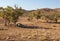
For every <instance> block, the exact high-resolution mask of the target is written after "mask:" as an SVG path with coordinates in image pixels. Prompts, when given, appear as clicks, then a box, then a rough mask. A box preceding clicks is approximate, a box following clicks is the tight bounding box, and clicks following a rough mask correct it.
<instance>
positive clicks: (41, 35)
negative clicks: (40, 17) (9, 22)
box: [0, 22, 60, 41]
mask: <svg viewBox="0 0 60 41" xmlns="http://www.w3.org/2000/svg"><path fill="white" fill-rule="evenodd" d="M21 23H22V24H24V25H28V26H32V25H37V26H39V28H37V29H36V28H21V27H5V26H3V25H0V41H43V40H44V39H45V40H46V39H47V37H48V39H50V40H51V39H60V24H50V23H30V22H28V23H24V22H21ZM50 40H48V41H50ZM51 41H52V40H51ZM56 41H57V40H56Z"/></svg>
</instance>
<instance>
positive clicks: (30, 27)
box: [16, 23, 53, 29]
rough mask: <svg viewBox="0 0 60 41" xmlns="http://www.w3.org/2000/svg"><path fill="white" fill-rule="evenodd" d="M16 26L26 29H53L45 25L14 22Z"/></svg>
mask: <svg viewBox="0 0 60 41" xmlns="http://www.w3.org/2000/svg"><path fill="white" fill-rule="evenodd" d="M16 26H17V27H21V28H28V29H53V28H46V27H39V26H35V25H33V26H27V25H24V24H20V23H19V24H16Z"/></svg>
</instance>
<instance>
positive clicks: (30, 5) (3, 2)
mask: <svg viewBox="0 0 60 41" xmlns="http://www.w3.org/2000/svg"><path fill="white" fill-rule="evenodd" d="M15 4H16V5H17V6H18V7H22V8H23V9H26V10H33V9H40V8H60V0H0V7H6V6H7V5H8V6H12V7H14V5H15Z"/></svg>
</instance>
